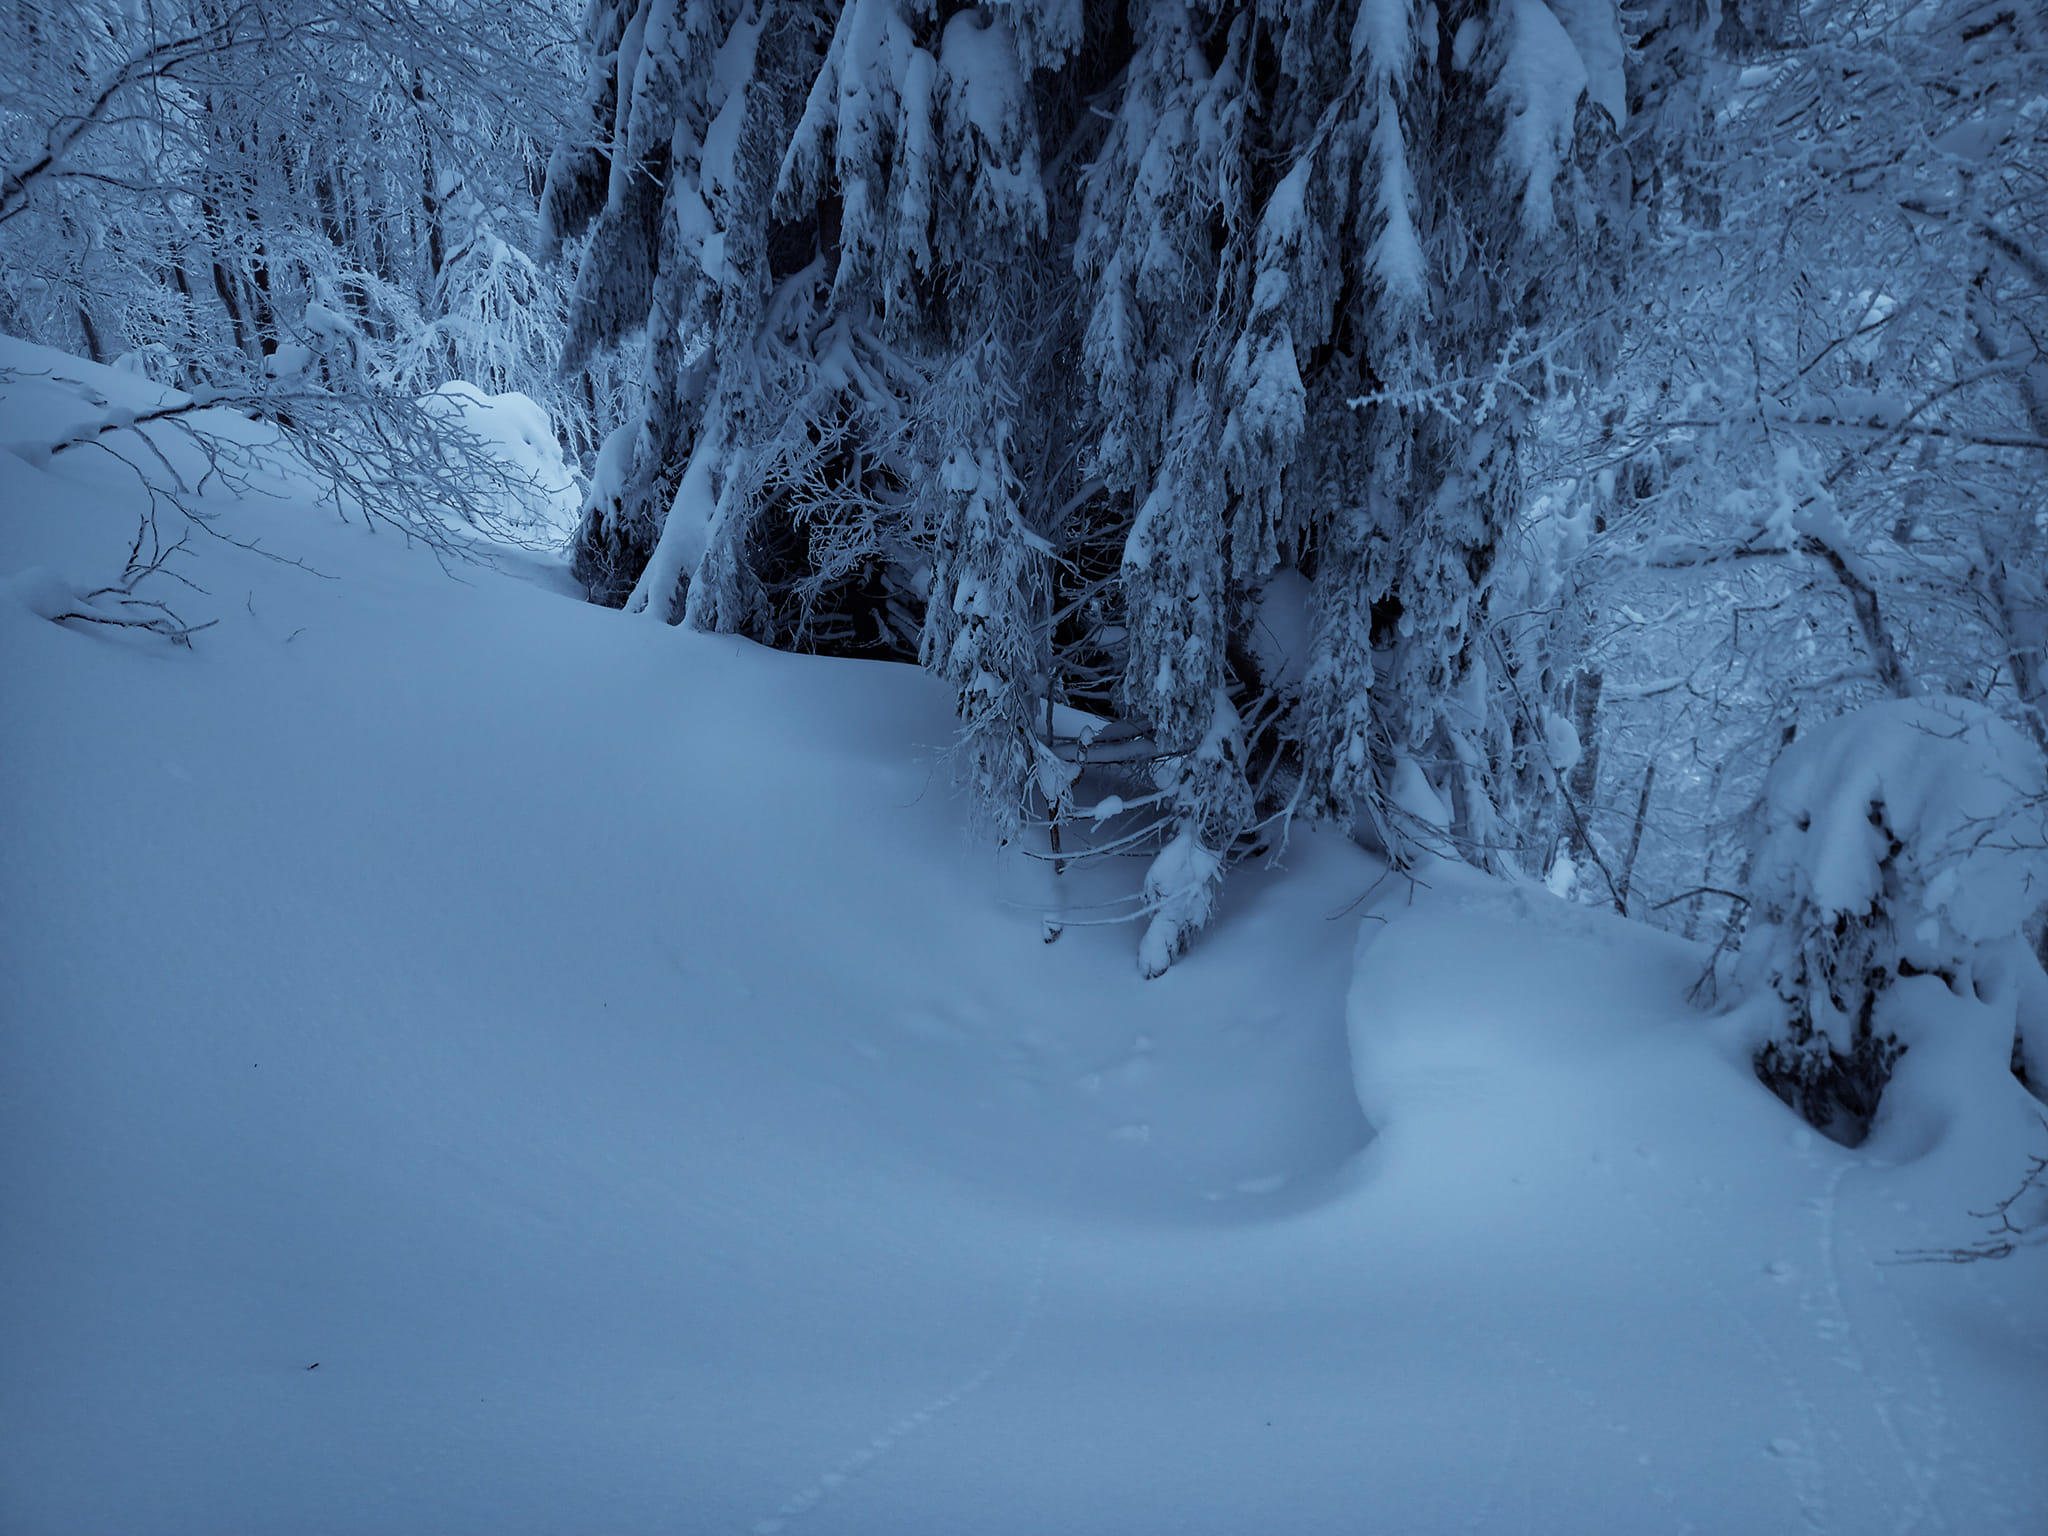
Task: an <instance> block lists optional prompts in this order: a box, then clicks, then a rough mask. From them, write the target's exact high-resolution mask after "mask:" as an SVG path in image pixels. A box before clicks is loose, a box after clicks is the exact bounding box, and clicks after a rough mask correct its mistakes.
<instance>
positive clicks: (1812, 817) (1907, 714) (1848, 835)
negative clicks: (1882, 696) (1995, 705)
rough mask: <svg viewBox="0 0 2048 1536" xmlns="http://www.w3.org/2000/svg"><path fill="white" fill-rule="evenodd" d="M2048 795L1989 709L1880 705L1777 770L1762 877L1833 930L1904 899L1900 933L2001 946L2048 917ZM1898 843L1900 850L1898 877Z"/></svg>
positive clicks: (2037, 764) (1911, 702) (2035, 758)
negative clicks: (1894, 865) (1840, 921)
mask: <svg viewBox="0 0 2048 1536" xmlns="http://www.w3.org/2000/svg"><path fill="white" fill-rule="evenodd" d="M2044 795H2048V785H2044V784H2043V783H2042V777H2041V761H2040V756H2039V754H2038V753H2036V752H2035V751H2034V750H2033V748H2032V747H2031V746H2030V745H2029V744H2028V742H2027V741H2026V739H2025V738H2024V737H2022V736H2021V735H2020V734H2019V732H2018V731H2016V730H2014V729H2013V728H2012V727H2011V726H2010V725H2008V724H2006V723H2005V722H2004V721H2003V720H2000V719H1999V718H1998V716H1996V715H1995V714H1993V713H1992V712H1991V711H1990V710H1988V709H1986V708H1984V707H1983V706H1982V705H1978V704H1973V703H1970V702H1969V701H1967V700H1963V699H1950V698H1939V699H1936V698H1927V699H1894V700H1887V701H1885V702H1883V703H1879V704H1873V705H1869V706H1867V707H1866V708H1863V709H1860V710H1857V711H1855V712H1854V713H1852V714H1848V715H1843V716H1841V717H1839V718H1837V719H1835V720H1831V721H1828V722H1826V723H1825V724H1823V725H1821V726H1820V727H1818V728H1816V729H1814V730H1812V731H1810V732H1808V733H1807V734H1806V735H1805V736H1804V737H1802V738H1800V739H1799V740H1798V741H1796V742H1794V743H1793V744H1792V745H1791V746H1790V747H1788V748H1787V749H1786V751H1785V753H1784V755H1783V756H1781V757H1780V758H1779V759H1778V762H1777V764H1776V766H1774V767H1773V768H1772V770H1771V774H1770V777H1769V779H1768V780H1767V781H1766V782H1765V785H1764V800H1763V815H1764V839H1763V842H1762V844H1761V846H1760V848H1759V850H1758V854H1757V857H1756V864H1755V869H1754V871H1753V875H1752V878H1753V879H1754V880H1755V881H1756V883H1757V887H1758V889H1759V891H1760V892H1761V893H1762V894H1763V896H1764V899H1765V900H1766V901H1767V902H1768V903H1772V904H1775V905H1777V906H1780V907H1790V906H1792V905H1794V904H1796V903H1797V902H1799V901H1802V900H1804V901H1808V902H1811V903H1812V905H1813V906H1814V907H1815V908H1817V909H1818V911H1819V913H1820V915H1821V918H1822V920H1823V921H1829V920H1832V919H1833V918H1834V917H1835V916H1836V915H1837V914H1839V913H1851V914H1860V913H1863V912H1866V911H1868V910H1870V908H1871V907H1872V906H1873V904H1875V903H1877V902H1878V901H1879V900H1880V898H1886V899H1887V900H1888V901H1892V902H1895V901H1897V900H1899V899H1900V897H1901V896H1903V897H1904V898H1906V899H1907V900H1908V901H1909V902H1910V903H1911V908H1910V910H1905V911H1894V912H1893V916H1894V917H1895V918H1897V920H1898V921H1900V922H1901V923H1906V924H1912V923H1915V922H1918V921H1921V920H1924V919H1930V918H1931V919H1939V920H1940V921H1942V922H1943V923H1945V924H1946V925H1947V927H1948V928H1950V929H1951V930H1953V932H1954V933H1955V934H1956V935H1957V936H1958V937H1960V938H1961V939H1962V940H1963V941H1964V942H1966V943H1971V944H1975V943H1981V942H1985V941H1989V940H1996V939H2000V938H2004V937H2007V936H2009V935H2012V934H2014V933H2016V932H2017V931H2018V930H2019V928H2020V925H2021V924H2022V923H2023V922H2024V921H2025V920H2026V919H2027V918H2028V917H2029V916H2030V915H2031V914H2032V913H2033V912H2035V911H2037V910H2038V909H2039V908H2040V907H2041V906H2043V905H2044V904H2048V818H2044V798H2043V797H2044ZM1873 807H1879V808H1881V812H1880V814H1881V818H1882V822H1883V825H1882V826H1881V827H1880V826H1879V825H1878V824H1877V823H1876V822H1875V821H1873V819H1872V815H1873ZM1893 838H1896V839H1897V840H1898V841H1899V842H1900V843H1901V844H1902V845H1903V847H1902V849H1901V850H1900V852H1899V854H1898V865H1899V867H1898V869H1897V870H1896V871H1895V872H1889V873H1888V871H1887V868H1886V867H1885V865H1886V862H1887V855H1888V851H1889V843H1890V840H1891V839H1893ZM1888 887H1889V888H1890V889H1889V891H1888Z"/></svg>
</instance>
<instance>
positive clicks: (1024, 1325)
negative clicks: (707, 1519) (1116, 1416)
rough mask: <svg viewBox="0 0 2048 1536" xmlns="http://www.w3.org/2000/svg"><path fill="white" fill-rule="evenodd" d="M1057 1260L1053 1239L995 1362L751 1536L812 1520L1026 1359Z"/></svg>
mask: <svg viewBox="0 0 2048 1536" xmlns="http://www.w3.org/2000/svg"><path fill="white" fill-rule="evenodd" d="M1051 1256H1052V1238H1051V1236H1050V1235H1047V1236H1046V1237H1044V1238H1042V1239H1040V1241H1039V1245H1038V1265H1037V1273H1036V1274H1035V1275H1034V1277H1033V1279H1032V1282H1031V1292H1030V1294H1029V1295H1028V1296H1027V1297H1026V1298H1025V1301H1024V1309H1023V1311H1022V1312H1021V1313H1019V1314H1018V1317H1017V1322H1016V1325H1015V1326H1014V1327H1013V1328H1012V1329H1011V1330H1010V1337H1009V1339H1008V1340H1007V1341H1006V1342H1005V1343H1004V1345H1003V1347H1002V1348H1001V1349H1000V1350H998V1351H997V1352H996V1354H995V1356H994V1358H993V1359H991V1360H989V1361H988V1363H987V1364H985V1365H983V1366H982V1367H981V1368H980V1369H979V1370H977V1371H976V1372H974V1374H973V1375H971V1376H968V1377H966V1378H965V1379H964V1380H962V1381H961V1382H960V1383H959V1384H958V1385H956V1386H954V1387H952V1388H951V1389H950V1390H948V1391H946V1392H942V1393H940V1394H939V1395H938V1396H937V1397H935V1398H933V1399H931V1400H930V1401H929V1402H927V1403H926V1404H925V1405H924V1406H923V1407H921V1408H918V1409H915V1410H913V1411H912V1412H910V1413H906V1414H904V1415H903V1417H901V1418H899V1419H896V1420H894V1421H892V1422H891V1423H890V1424H889V1425H888V1426H887V1427H885V1428H884V1429H883V1430H882V1431H881V1432H880V1433H879V1434H877V1435H875V1436H874V1437H873V1438H872V1439H870V1440H869V1441H868V1442H867V1443H866V1444H865V1445H863V1446H861V1447H859V1448H858V1449H856V1450H854V1451H853V1452H851V1453H850V1454H848V1455H847V1456H844V1457H842V1458H841V1459H840V1460H839V1461H838V1462H837V1463H835V1464H834V1465H833V1466H832V1467H831V1468H830V1469H829V1470H828V1471H825V1472H821V1473H819V1474H818V1476H817V1477H816V1478H815V1479H813V1480H812V1481H811V1482H810V1483H808V1484H806V1485H805V1486H804V1487H802V1488H799V1489H798V1490H797V1491H796V1492H795V1493H792V1494H791V1495H790V1496H789V1497H788V1498H786V1499H784V1500H783V1501H782V1503H781V1504H780V1505H778V1506H777V1507H776V1509H775V1511H774V1513H773V1514H770V1515H765V1516H763V1517H762V1518H761V1519H759V1520H756V1521H754V1522H753V1524H752V1525H750V1526H748V1527H747V1530H748V1531H749V1533H750V1536H778V1533H779V1532H781V1531H784V1530H787V1529H788V1527H789V1524H790V1522H791V1521H793V1520H800V1519H802V1518H803V1517H804V1516H805V1515H808V1514H810V1513H811V1512H812V1511H813V1510H815V1509H817V1508H818V1506H819V1505H821V1504H823V1503H824V1502H825V1501H826V1500H827V1499H829V1498H831V1497H832V1495H833V1494H835V1493H837V1492H839V1490H840V1489H842V1488H844V1487H845V1486H846V1484H847V1483H848V1482H849V1481H851V1480H852V1479H853V1478H856V1477H858V1476H860V1475H861V1474H862V1473H864V1472H866V1471H867V1470H868V1469H869V1468H871V1467H872V1466H874V1464H875V1463H876V1462H878V1461H880V1460H881V1459H882V1458H883V1457H884V1456H886V1455H888V1454H889V1452H891V1451H893V1450H894V1449H895V1448H896V1447H897V1446H898V1445H900V1444H902V1443H903V1441H905V1440H907V1439H909V1438H910V1437H911V1436H912V1435H915V1434H917V1433H918V1432H919V1431H920V1430H924V1429H929V1428H930V1427H931V1426H932V1424H933V1423H935V1422H936V1421H937V1420H938V1419H940V1418H941V1417H943V1416H944V1415H946V1414H947V1413H950V1412H951V1411H952V1410H953V1409H955V1408H958V1407H959V1406H960V1405H961V1404H962V1403H963V1402H965V1401H966V1400H967V1399H968V1398H970V1397H972V1396H973V1395H974V1394H975V1393H977V1392H979V1391H980V1390H981V1389H982V1388H983V1387H985V1386H987V1385H988V1384H989V1383H990V1382H991V1381H993V1380H994V1379H995V1377H996V1376H997V1374H998V1373H1000V1372H1001V1371H1002V1370H1003V1369H1004V1368H1005V1367H1007V1366H1008V1365H1009V1364H1010V1362H1011V1361H1013V1360H1015V1359H1016V1358H1017V1356H1018V1355H1019V1354H1021V1353H1023V1350H1024V1342H1025V1340H1026V1338H1027V1337H1029V1335H1030V1333H1031V1329H1032V1325H1033V1324H1035V1323H1036V1322H1037V1321H1038V1315H1039V1313H1040V1312H1041V1311H1042V1310H1043V1309H1044V1306H1045V1282H1046V1274H1047V1271H1048V1269H1049V1268H1050V1260H1051Z"/></svg>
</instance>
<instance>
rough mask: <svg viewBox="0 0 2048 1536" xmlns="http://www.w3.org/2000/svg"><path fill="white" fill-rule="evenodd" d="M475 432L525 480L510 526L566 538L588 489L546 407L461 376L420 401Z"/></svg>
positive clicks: (527, 397) (481, 442) (481, 443)
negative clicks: (486, 388) (486, 389)
mask: <svg viewBox="0 0 2048 1536" xmlns="http://www.w3.org/2000/svg"><path fill="white" fill-rule="evenodd" d="M420 404H421V405H422V406H423V407H425V408H426V409H427V410H428V411H429V412H430V413H431V414H434V415H436V416H445V417H446V418H447V419H449V420H451V421H453V422H454V423H455V424H456V425H457V426H459V427H460V428H461V430H463V431H465V432H468V433H470V434H471V435H472V436H473V437H475V438H476V439H477V442H478V446H480V447H482V448H483V449H484V450H485V451H486V452H488V453H489V454H490V455H491V456H492V457H493V458H495V459H497V460H498V461H499V462H501V463H503V464H504V465H505V466H506V467H507V468H508V469H510V470H511V471H512V474H513V477H514V478H515V480H517V481H518V482H520V483H521V489H520V490H519V491H518V492H517V493H516V496H515V502H516V505H515V507H514V508H513V509H512V511H511V512H510V514H509V515H508V516H507V517H506V519H505V521H506V523H507V524H508V526H511V527H514V528H519V529H522V530H524V531H527V532H533V533H552V534H554V535H557V536H559V537H560V538H562V539H567V538H568V536H569V534H570V533H571V532H572V531H573V530H574V529H575V527H576V518H577V514H578V513H580V512H581V511H582V509H583V491H582V488H581V487H579V486H578V485H577V484H576V477H575V476H574V475H573V474H571V473H570V472H569V466H568V464H567V462H566V461H565V460H564V459H563V457H562V443H561V439H559V438H558V437H556V436H555V427H554V423H553V422H552V421H550V420H549V419H548V413H547V408H546V407H545V406H543V405H541V404H540V402H538V401H537V400H535V399H533V398H532V397H531V396H530V395H522V394H520V393H518V392H517V391H514V392H512V393H509V394H503V395H487V394H485V393H484V392H483V391H482V390H480V389H478V388H477V387H476V386H475V385H474V384H470V383H466V382H464V381H462V380H460V379H458V380H456V381H454V382H453V383H449V384H443V385H442V386H441V387H440V388H439V389H437V390H435V391H434V393H432V394H431V395H428V396H426V397H425V398H424V399H423V400H421V401H420Z"/></svg>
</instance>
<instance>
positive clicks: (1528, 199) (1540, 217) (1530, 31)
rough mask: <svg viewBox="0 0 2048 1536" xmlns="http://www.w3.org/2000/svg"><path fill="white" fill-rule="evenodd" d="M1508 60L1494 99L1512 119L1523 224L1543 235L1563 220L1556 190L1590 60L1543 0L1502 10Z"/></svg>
mask: <svg viewBox="0 0 2048 1536" xmlns="http://www.w3.org/2000/svg"><path fill="white" fill-rule="evenodd" d="M1503 11H1504V15H1505V16H1506V22H1505V24H1504V29H1503V50H1504V51H1503V54H1502V60H1501V65H1500V74H1499V76H1498V78H1497V79H1496V80H1495V81H1494V85H1493V90H1492V92H1491V93H1490V94H1491V96H1492V98H1493V99H1495V100H1498V101H1499V103H1500V104H1501V106H1502V107H1503V108H1504V110H1505V111H1506V113H1507V123H1506V126H1505V128H1504V129H1503V131H1502V133H1501V158H1502V160H1503V161H1505V162H1506V168H1507V171H1508V174H1509V176H1510V178H1511V179H1512V181H1513V182H1514V184H1515V189H1516V190H1517V191H1518V192H1520V194H1521V198H1522V223H1523V225H1524V226H1525V227H1526V228H1527V229H1528V230H1529V231H1530V232H1531V233H1532V234H1542V233H1544V232H1546V231H1547V230H1549V229H1550V227H1551V226H1552V225H1553V224H1555V223H1556V222H1557V211H1556V207H1555V204H1554V202H1553V199H1552V197H1551V184H1552V183H1553V182H1555V181H1556V180H1557V176H1558V172H1559V171H1561V170H1562V169H1563V168H1564V163H1565V158H1566V156H1567V155H1568V154H1569V153H1570V151H1571V143H1572V122H1573V119H1574V117H1575V115H1576V114H1577V111H1578V104H1579V97H1580V96H1582V95H1584V94H1585V91H1586V86H1587V81H1588V78H1589V77H1588V75H1587V72H1586V64H1585V61H1584V60H1583V59H1582V58H1580V56H1579V50H1578V49H1577V48H1576V47H1575V46H1574V45H1573V43H1572V38H1571V34H1570V33H1569V32H1567V31H1566V30H1565V28H1564V26H1563V25H1562V24H1560V22H1559V21H1558V19H1557V17H1556V16H1555V15H1554V14H1552V12H1551V10H1550V7H1548V6H1547V5H1545V4H1544V3H1543V0H1510V3H1509V4H1508V5H1507V6H1505V7H1504V8H1503Z"/></svg>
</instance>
